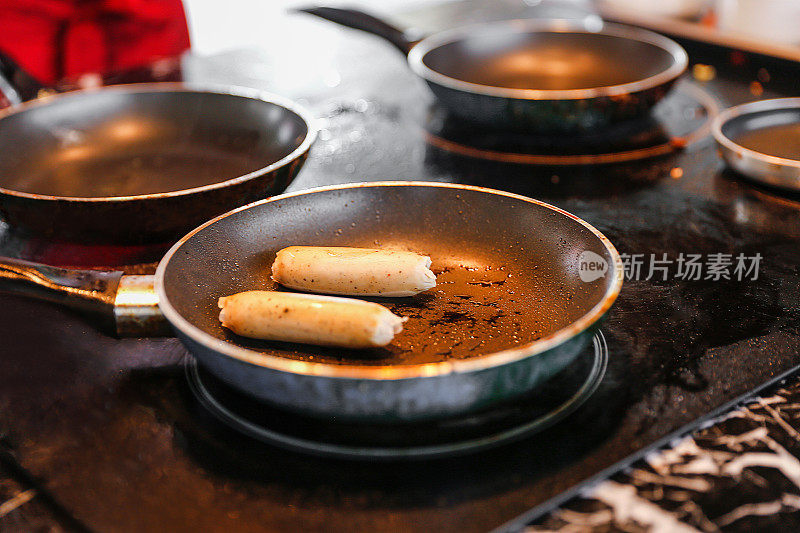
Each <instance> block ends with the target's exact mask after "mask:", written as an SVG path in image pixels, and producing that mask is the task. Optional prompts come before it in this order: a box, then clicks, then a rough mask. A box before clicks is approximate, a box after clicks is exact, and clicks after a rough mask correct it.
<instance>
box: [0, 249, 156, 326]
mask: <svg viewBox="0 0 800 533" xmlns="http://www.w3.org/2000/svg"><path fill="white" fill-rule="evenodd" d="M153 282H154V277H153V276H124V275H123V273H122V272H107V271H99V270H70V269H66V268H59V267H54V266H49V265H42V264H39V263H32V262H30V261H23V260H21V259H11V258H8V257H3V258H0V291H3V292H9V293H12V294H19V295H22V296H28V297H31V298H36V299H38V300H44V301H48V302H53V303H56V304H58V305H61V306H64V307H67V308H69V309H72V310H74V311H77V312H79V313H80V314H82V315H85V316H87V317H88V318H89V319H90V320H91V321H92V322H93V323H95V324H96V325H98V326H100V327H101V328H102V329H103V330H105V331H107V332H110V333H112V334H115V335H117V336H120V337H142V336H149V337H156V336H163V335H168V334H169V325H168V323H167V321H166V319H165V318H164V316H163V315H162V314H161V312H160V311H159V309H158V298H157V296H156V293H155V290H154V288H153Z"/></svg>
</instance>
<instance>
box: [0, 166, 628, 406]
mask: <svg viewBox="0 0 800 533" xmlns="http://www.w3.org/2000/svg"><path fill="white" fill-rule="evenodd" d="M295 244H304V245H332V246H360V247H385V248H390V249H406V250H414V251H417V252H422V253H425V254H427V255H429V256H430V257H431V258H432V260H433V269H434V272H436V273H437V275H438V280H437V282H438V284H437V287H436V288H435V289H432V290H429V291H427V292H425V293H422V294H420V295H417V296H415V297H411V298H399V299H388V298H387V299H375V301H378V302H380V303H382V304H384V305H386V306H388V307H389V308H390V309H392V310H393V311H394V312H395V313H397V314H399V315H403V316H407V317H409V320H408V322H406V324H405V326H404V331H403V332H402V333H400V334H398V335H397V337H395V340H394V341H392V343H391V344H389V345H388V346H386V347H384V348H376V349H369V350H347V349H341V348H330V347H318V346H310V345H301V344H290V343H279V342H268V341H260V340H254V339H247V338H244V337H239V336H237V335H235V334H233V333H232V332H230V331H228V330H226V329H225V328H223V327H222V326H221V325H220V323H219V320H218V314H219V309H218V308H217V305H216V304H217V299H218V298H219V297H220V296H226V295H230V294H233V293H237V292H240V291H246V290H252V289H279V287H277V286H276V285H275V284H274V283H273V282H272V281H271V280H270V277H269V275H270V265H271V264H272V261H273V260H274V258H275V253H276V252H277V251H278V250H279V249H281V248H283V247H286V246H289V245H295ZM589 263H591V266H590V265H589ZM621 273H622V268H621V260H620V257H619V255H618V254H617V251H616V250H615V248H614V247H613V245H612V244H611V243H610V242H609V241H608V239H606V238H605V237H604V236H603V235H602V234H601V233H600V232H598V231H597V230H596V229H594V228H593V227H592V226H590V225H589V224H587V223H586V222H584V221H582V220H580V219H579V218H577V217H575V216H573V215H571V214H569V213H566V212H564V211H562V210H560V209H557V208H555V207H553V206H550V205H547V204H544V203H541V202H538V201H536V200H532V199H530V198H526V197H524V196H518V195H515V194H510V193H506V192H500V191H493V190H490V189H482V188H477V187H470V186H466V185H447V184H435V183H424V182H406V183H401V182H388V183H366V184H353V185H342V186H333V187H323V188H320V189H313V190H309V191H303V192H298V193H293V194H285V195H281V196H275V197H273V198H270V199H268V200H265V201H261V202H258V203H255V204H252V205H249V206H246V207H243V208H240V209H236V210H234V211H231V212H229V213H227V214H225V215H222V216H220V217H218V218H216V219H214V220H212V221H210V222H208V223H206V224H203V225H202V226H200V227H199V228H197V229H196V230H194V231H192V232H191V233H189V234H188V235H187V236H186V237H184V238H183V239H181V240H180V241H179V242H178V243H177V244H176V245H175V246H173V248H172V249H171V250H170V251H169V252H168V253H167V254H166V256H165V257H164V259H163V260H162V261H161V263H160V264H159V266H158V270H157V272H156V275H155V279H154V280H153V278H152V277H137V276H134V277H130V276H122V274H121V273H119V272H117V273H97V272H82V273H78V274H76V273H74V272H69V271H65V270H63V269H54V268H52V267H44V266H42V265H33V264H29V263H23V262H18V261H7V262H6V263H5V265H4V266H3V267H2V268H1V269H0V282H1V283H0V288H3V289H6V290H12V291H15V292H22V293H24V294H33V293H35V294H36V295H38V296H40V297H44V298H47V299H50V300H56V301H60V302H61V303H65V304H68V305H71V306H73V307H75V308H78V309H80V310H82V311H85V312H90V313H93V314H94V316H95V317H97V318H99V319H103V318H104V319H105V320H106V322H107V323H109V324H116V327H117V329H118V331H119V332H121V333H134V334H135V333H142V332H147V331H148V329H149V328H150V327H151V326H153V325H157V324H158V317H159V316H161V314H163V317H166V320H167V321H169V323H170V324H171V326H172V328H173V329H174V331H175V333H176V334H177V336H178V337H179V338H180V339H181V341H182V342H183V343H184V344H185V346H186V347H187V348H188V350H189V351H190V352H191V353H192V355H194V356H195V357H196V358H197V360H198V361H199V362H200V363H201V364H202V365H203V366H204V367H205V368H206V369H207V370H209V371H210V372H211V373H213V374H214V375H215V376H217V377H218V378H220V379H222V380H223V381H225V382H226V383H228V384H230V385H232V386H233V387H235V388H236V389H238V390H240V391H242V392H245V393H246V394H248V395H250V396H252V397H255V398H257V399H260V400H262V401H266V402H269V403H271V404H273V405H275V406H278V407H281V408H285V409H289V410H295V411H301V412H303V413H304V414H306V415H313V416H319V417H338V418H342V419H349V420H383V421H397V420H417V419H424V418H431V417H443V416H448V415H454V414H460V413H465V412H469V411H471V410H474V409H477V408H480V407H485V406H489V405H492V404H493V403H497V402H501V401H503V400H508V399H512V398H514V397H516V396H519V395H521V394H523V393H525V392H527V391H530V390H531V389H533V388H534V387H536V386H538V385H539V384H541V383H542V382H544V381H545V380H546V379H548V378H549V377H551V376H553V375H554V374H556V373H557V372H558V371H559V370H561V369H563V368H564V367H565V366H566V365H568V364H569V363H570V362H572V361H573V359H574V358H575V357H576V356H577V355H578V354H579V353H580V352H581V350H582V348H584V347H585V346H586V344H587V343H588V342H589V341H590V340H591V338H592V335H593V333H594V331H595V330H596V328H597V327H598V325H599V323H600V320H601V319H602V318H603V316H604V315H605V314H606V312H607V311H608V310H609V308H610V307H611V305H612V303H613V302H614V300H615V299H616V297H617V294H618V293H619V290H620V286H621V284H622V275H621ZM153 282H155V287H156V291H157V295H158V297H157V298H156V297H155V294H153V293H152V292H148V287H147V285H149V288H150V290H152V285H153ZM162 321H163V318H162Z"/></svg>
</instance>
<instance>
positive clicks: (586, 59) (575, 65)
mask: <svg viewBox="0 0 800 533" xmlns="http://www.w3.org/2000/svg"><path fill="white" fill-rule="evenodd" d="M528 26H530V24H527V25H526V24H522V23H521V21H512V22H510V23H502V24H486V25H480V26H474V27H470V28H469V31H468V30H467V29H462V30H454V31H451V32H444V33H443V34H437V35H435V36H434V37H431V38H429V39H426V40H425V41H423V42H422V43H421V45H420V48H421V50H419V51H417V52H415V55H417V54H419V55H420V57H421V63H422V64H423V65H424V67H426V70H423V72H422V74H423V76H426V77H429V76H433V75H437V76H436V77H433V78H431V79H433V81H436V82H437V83H444V84H448V83H447V78H449V79H450V80H457V81H459V82H466V83H470V84H474V85H476V86H483V87H485V88H486V89H485V91H491V88H500V89H518V90H539V91H579V90H584V89H599V88H610V87H614V86H622V85H626V84H631V83H636V82H642V81H643V80H647V79H649V78H653V77H655V76H658V75H664V74H667V73H668V71H671V70H675V71H676V72H675V74H674V75H673V77H674V76H677V75H678V74H679V73H680V72H681V71H682V66H681V65H679V64H678V61H677V60H676V57H675V54H676V52H675V51H674V50H672V49H671V48H670V46H669V45H667V44H665V43H662V42H659V40H663V41H667V40H666V39H663V38H661V37H660V36H656V35H653V34H650V33H649V32H644V31H642V32H640V33H639V32H638V31H637V30H635V29H628V28H621V27H620V28H610V29H606V30H605V31H604V32H602V33H595V32H591V31H576V30H566V29H562V30H559V29H558V28H557V27H556V26H553V27H538V26H536V25H534V26H533V27H528ZM669 44H670V45H672V46H673V47H676V46H677V45H675V44H674V43H671V42H670V43H669ZM427 69H429V70H427ZM438 75H442V76H444V77H445V78H440V77H438ZM473 90H475V91H479V92H483V91H484V89H480V87H475V88H474V89H473ZM630 90H636V89H635V88H632V89H630ZM521 97H524V96H522V95H521ZM546 97H547V96H546V95H543V96H542V98H546ZM560 97H564V96H560Z"/></svg>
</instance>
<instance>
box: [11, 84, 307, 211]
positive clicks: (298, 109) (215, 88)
mask: <svg viewBox="0 0 800 533" xmlns="http://www.w3.org/2000/svg"><path fill="white" fill-rule="evenodd" d="M95 92H120V93H129V94H141V93H158V92H165V93H206V94H216V95H221V96H236V97H240V98H249V99H251V100H259V101H261V102H264V103H269V104H274V105H277V106H278V107H282V108H284V109H286V110H288V111H290V112H292V113H294V114H295V115H297V116H298V117H299V118H300V119H301V120H302V121H303V122H304V123H305V124H306V134H305V137H304V138H303V141H302V142H301V143H300V145H299V146H298V147H297V148H295V149H294V150H292V151H291V152H290V153H289V154H287V155H285V156H284V157H282V158H280V159H278V160H277V161H274V162H272V163H270V164H269V165H267V166H264V167H261V168H259V169H256V170H254V171H252V172H248V173H247V174H243V175H241V176H236V177H234V178H230V179H226V180H224V181H219V182H215V183H210V184H208V185H202V186H200V187H192V188H189V189H178V190H176V191H166V192H158V193H150V194H136V195H129V196H95V197H93V196H59V195H50V194H38V193H29V192H23V191H17V190H14V189H9V188H6V187H3V186H0V194H5V195H8V196H16V197H19V198H26V199H29V200H41V201H55V202H59V201H63V202H80V203H84V202H86V203H105V202H134V201H142V200H153V199H161V198H176V197H181V196H188V195H192V194H198V193H203V192H206V191H212V190H215V189H222V188H225V187H228V186H232V185H237V184H239V183H244V182H246V181H249V180H251V179H254V178H257V177H259V176H262V175H264V174H268V173H270V172H272V171H274V170H276V169H278V168H281V167H283V166H286V165H287V164H288V163H291V162H292V161H294V160H296V159H298V158H299V157H300V156H302V155H303V154H304V153H306V152H308V151H309V149H310V148H311V145H312V144H314V141H315V140H316V138H317V133H318V130H319V127H318V125H317V121H316V119H315V118H313V115H312V114H311V112H310V111H309V110H308V109H306V108H305V107H303V106H302V105H300V104H298V103H297V102H294V101H292V100H291V99H289V98H286V97H283V96H280V95H277V94H273V93H270V92H267V91H261V90H258V89H253V88H249V87H241V86H236V85H221V84H212V83H192V82H154V83H129V84H122V85H107V86H103V87H91V88H87V89H80V90H76V91H68V92H65V93H58V94H51V95H47V96H42V97H39V98H36V99H34V100H30V101H27V102H24V103H22V104H20V105H18V106H12V107H7V108H5V109H3V110H0V120H2V119H4V118H6V117H9V116H11V115H16V114H17V113H21V112H24V111H27V110H28V109H32V108H37V107H42V106H46V105H49V104H51V103H52V102H53V101H54V100H63V99H65V98H71V97H80V96H83V95H86V94H91V93H95Z"/></svg>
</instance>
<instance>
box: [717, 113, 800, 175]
mask: <svg viewBox="0 0 800 533" xmlns="http://www.w3.org/2000/svg"><path fill="white" fill-rule="evenodd" d="M711 131H712V132H713V134H714V138H715V139H716V141H717V145H718V146H719V149H720V153H721V155H722V158H723V159H724V160H725V162H726V163H727V164H728V165H729V166H730V167H731V168H733V169H734V170H736V171H738V172H740V173H742V174H744V175H745V176H747V177H749V178H751V179H754V180H756V181H760V182H761V183H765V184H767V185H772V186H774V187H782V188H785V189H793V190H800V98H775V99H771V100H761V101H758V102H751V103H749V104H743V105H738V106H735V107H731V108H729V109H726V110H725V111H723V112H722V113H720V114H719V115H717V118H716V119H715V120H714V123H713V125H712V128H711Z"/></svg>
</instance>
